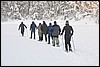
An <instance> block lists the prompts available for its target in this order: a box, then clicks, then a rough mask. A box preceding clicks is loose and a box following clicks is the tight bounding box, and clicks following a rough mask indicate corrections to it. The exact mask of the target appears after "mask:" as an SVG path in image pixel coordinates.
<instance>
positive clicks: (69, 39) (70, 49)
mask: <svg viewBox="0 0 100 67" xmlns="http://www.w3.org/2000/svg"><path fill="white" fill-rule="evenodd" d="M70 41H71V37H70V36H69V38H68V45H69V51H72V48H71V43H70Z"/></svg>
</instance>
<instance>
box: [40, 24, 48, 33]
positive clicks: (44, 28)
mask: <svg viewBox="0 0 100 67" xmlns="http://www.w3.org/2000/svg"><path fill="white" fill-rule="evenodd" d="M41 30H42V33H43V34H47V31H48V29H47V25H46V24H42V26H41Z"/></svg>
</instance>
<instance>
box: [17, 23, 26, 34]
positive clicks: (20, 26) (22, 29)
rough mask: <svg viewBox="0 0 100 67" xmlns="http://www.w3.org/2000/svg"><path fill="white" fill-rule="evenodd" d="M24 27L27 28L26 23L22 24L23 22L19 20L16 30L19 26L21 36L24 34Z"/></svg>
mask: <svg viewBox="0 0 100 67" xmlns="http://www.w3.org/2000/svg"><path fill="white" fill-rule="evenodd" d="M24 27H25V28H26V29H27V27H26V25H25V24H23V22H21V24H20V25H19V28H18V30H20V28H21V34H22V36H24Z"/></svg>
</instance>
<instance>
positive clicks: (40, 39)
mask: <svg viewBox="0 0 100 67" xmlns="http://www.w3.org/2000/svg"><path fill="white" fill-rule="evenodd" d="M41 26H42V25H41V23H39V26H38V27H37V29H38V36H39V40H38V41H42V30H41Z"/></svg>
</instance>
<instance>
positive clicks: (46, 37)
mask: <svg viewBox="0 0 100 67" xmlns="http://www.w3.org/2000/svg"><path fill="white" fill-rule="evenodd" d="M45 41H46V42H47V34H45Z"/></svg>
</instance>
